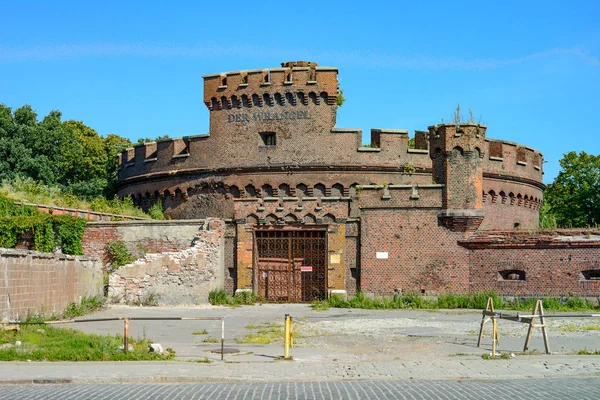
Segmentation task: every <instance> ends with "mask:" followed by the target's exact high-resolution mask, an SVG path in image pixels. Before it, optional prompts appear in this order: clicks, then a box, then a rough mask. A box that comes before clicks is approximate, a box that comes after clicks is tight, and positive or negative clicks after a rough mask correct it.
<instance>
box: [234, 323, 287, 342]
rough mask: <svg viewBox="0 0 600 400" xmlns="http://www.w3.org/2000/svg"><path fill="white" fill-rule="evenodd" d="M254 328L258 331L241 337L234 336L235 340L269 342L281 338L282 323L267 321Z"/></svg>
mask: <svg viewBox="0 0 600 400" xmlns="http://www.w3.org/2000/svg"><path fill="white" fill-rule="evenodd" d="M256 328H258V332H256V333H249V334H247V335H246V336H244V337H243V338H236V339H235V341H236V342H237V343H240V344H241V343H245V344H270V343H271V342H273V341H280V340H283V324H280V323H276V322H269V323H265V324H263V325H261V326H259V327H256ZM256 328H249V329H256Z"/></svg>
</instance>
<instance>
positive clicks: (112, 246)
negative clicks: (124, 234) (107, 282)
mask: <svg viewBox="0 0 600 400" xmlns="http://www.w3.org/2000/svg"><path fill="white" fill-rule="evenodd" d="M106 254H108V257H109V259H110V262H111V266H112V269H113V270H115V269H117V268H119V267H122V266H123V265H127V264H131V263H132V262H134V261H135V260H136V257H135V256H133V255H132V254H131V253H130V252H129V250H128V249H127V246H125V243H124V242H123V241H121V240H115V241H110V242H108V243H107V244H106Z"/></svg>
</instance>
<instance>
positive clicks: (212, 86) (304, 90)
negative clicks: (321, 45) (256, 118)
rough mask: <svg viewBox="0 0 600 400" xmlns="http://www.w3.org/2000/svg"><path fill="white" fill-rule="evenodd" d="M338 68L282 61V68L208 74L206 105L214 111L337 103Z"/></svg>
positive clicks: (205, 91)
mask: <svg viewBox="0 0 600 400" xmlns="http://www.w3.org/2000/svg"><path fill="white" fill-rule="evenodd" d="M337 74H338V70H337V68H331V67H319V66H318V65H317V64H316V63H314V62H307V61H297V62H284V63H281V68H271V69H260V70H248V71H234V72H225V73H220V74H214V75H205V76H204V77H203V78H204V104H206V107H208V109H209V110H211V111H217V110H223V109H226V110H231V109H236V108H244V107H246V108H249V107H263V106H265V105H266V106H269V105H270V106H273V105H276V104H277V105H281V106H283V105H286V104H291V105H294V106H295V105H297V104H303V105H308V104H309V103H310V102H312V103H314V104H320V103H321V102H324V103H326V104H328V105H331V106H333V105H335V104H336V100H337V95H338V80H337Z"/></svg>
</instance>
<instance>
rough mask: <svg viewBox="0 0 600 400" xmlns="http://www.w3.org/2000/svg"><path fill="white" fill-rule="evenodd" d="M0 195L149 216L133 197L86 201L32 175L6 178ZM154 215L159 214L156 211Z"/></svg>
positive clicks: (68, 206)
mask: <svg viewBox="0 0 600 400" xmlns="http://www.w3.org/2000/svg"><path fill="white" fill-rule="evenodd" d="M0 194H1V195H3V196H5V197H7V198H9V199H10V200H12V201H22V202H25V203H34V204H44V205H49V206H56V207H64V208H77V209H80V210H90V211H97V212H103V213H109V214H121V215H129V216H133V217H142V218H149V217H150V216H149V215H148V214H146V213H145V212H144V211H143V210H142V209H141V208H139V207H136V206H134V205H133V200H132V199H131V198H130V197H129V196H126V197H125V198H123V200H121V199H120V198H119V197H117V196H115V197H114V198H113V199H112V200H107V199H105V198H104V197H97V198H94V199H90V200H86V199H84V198H83V197H78V196H76V195H74V194H73V193H72V192H70V191H69V190H67V189H65V188H62V187H59V186H48V185H44V184H42V183H39V182H36V181H35V180H33V179H32V178H14V179H5V180H3V181H2V185H1V186H0ZM155 214H156V215H155V216H156V217H157V218H160V215H159V214H158V213H156V212H155Z"/></svg>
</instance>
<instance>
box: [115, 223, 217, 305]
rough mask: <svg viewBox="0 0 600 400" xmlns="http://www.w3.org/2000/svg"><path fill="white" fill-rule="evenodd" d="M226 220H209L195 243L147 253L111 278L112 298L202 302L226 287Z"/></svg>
mask: <svg viewBox="0 0 600 400" xmlns="http://www.w3.org/2000/svg"><path fill="white" fill-rule="evenodd" d="M224 250H225V223H224V222H223V221H221V220H217V219H215V220H208V221H207V223H206V224H205V225H204V226H203V228H202V230H200V231H198V232H197V233H196V234H195V236H194V240H193V246H192V247H189V248H187V249H185V250H182V251H176V252H163V253H155V254H147V255H146V256H145V257H144V258H142V259H140V260H137V261H135V262H134V263H132V264H128V265H125V266H123V267H120V268H119V269H117V270H116V271H115V272H113V273H112V274H111V275H110V277H109V290H108V296H109V300H110V301H111V302H113V303H121V304H144V303H149V302H151V301H152V302H157V303H158V304H200V303H207V302H208V294H209V292H210V291H211V290H213V289H223V288H224V256H225V251H224Z"/></svg>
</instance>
